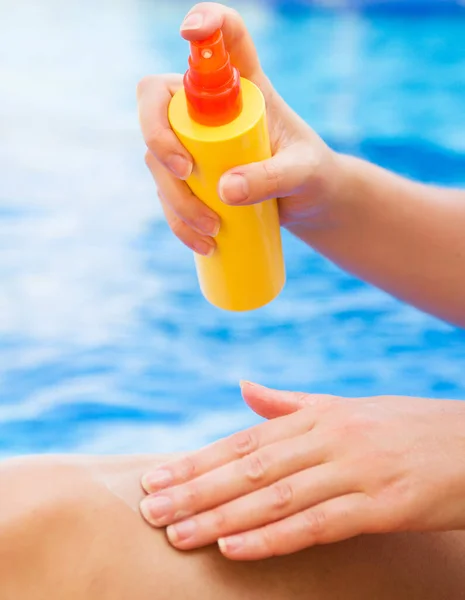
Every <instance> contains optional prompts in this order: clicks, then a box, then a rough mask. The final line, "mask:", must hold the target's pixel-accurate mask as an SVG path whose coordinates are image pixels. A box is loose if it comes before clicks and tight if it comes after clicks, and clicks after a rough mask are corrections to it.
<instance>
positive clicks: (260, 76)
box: [137, 2, 343, 255]
mask: <svg viewBox="0 0 465 600" xmlns="http://www.w3.org/2000/svg"><path fill="white" fill-rule="evenodd" d="M218 28H221V29H222V30H223V35H224V38H225V43H226V47H227V49H228V50H229V52H230V55H231V60H232V63H233V64H234V65H235V66H236V67H237V68H238V69H239V71H240V73H241V75H242V76H244V77H246V78H248V79H250V80H251V81H253V82H254V83H255V84H256V85H258V87H259V88H260V89H261V90H262V92H263V94H264V96H265V100H266V105H267V113H268V125H269V129H270V138H271V144H272V151H273V157H272V158H271V159H269V160H266V161H263V162H259V163H254V164H251V165H246V166H243V167H237V168H234V169H231V171H229V172H228V173H225V174H224V175H223V177H222V178H221V180H220V182H219V195H220V197H221V199H222V200H223V201H224V202H225V203H227V204H232V205H246V204H254V203H258V202H262V201H263V200H266V199H269V198H275V197H277V198H279V210H280V218H281V223H282V224H283V225H285V226H288V227H292V226H293V225H294V226H295V225H297V224H298V225H299V228H302V227H304V228H305V227H310V228H317V227H320V226H322V225H323V224H326V223H329V222H331V223H332V222H334V221H335V220H336V219H335V213H334V211H333V210H332V207H333V200H334V198H335V197H336V195H337V190H339V189H340V188H341V186H342V182H341V179H342V171H343V169H342V167H341V166H340V164H339V162H340V161H339V160H338V156H337V155H336V153H334V152H333V151H331V150H330V149H329V148H328V147H327V146H326V145H325V144H324V142H323V141H322V140H321V139H320V138H319V137H318V135H316V134H315V132H314V131H313V130H312V129H311V128H310V127H309V126H308V125H307V124H306V123H305V122H304V121H303V120H302V119H301V118H300V117H299V116H298V115H297V114H296V113H295V112H294V111H293V110H291V108H290V107H289V106H288V105H287V104H286V103H285V102H284V101H283V100H282V98H280V97H279V95H278V94H277V92H276V91H275V90H274V89H273V87H272V85H271V83H270V81H269V80H268V79H267V77H266V76H265V74H264V73H263V71H262V68H261V66H260V62H259V60H258V56H257V52H256V50H255V47H254V45H253V42H252V39H251V38H250V35H249V33H248V32H247V29H246V27H245V25H244V22H243V21H242V19H241V17H240V16H239V14H238V13H237V12H236V11H234V10H232V9H230V8H227V7H225V6H223V5H221V4H217V3H214V2H202V3H200V4H197V5H196V6H194V8H193V9H192V10H191V11H190V12H189V13H188V15H187V17H186V19H185V20H184V23H183V24H182V26H181V34H182V36H183V37H184V38H185V39H186V40H200V39H204V38H206V37H208V36H209V35H211V34H212V33H213V32H214V31H215V30H216V29H218ZM181 85H182V77H181V75H173V74H171V75H162V76H149V77H145V78H144V79H143V80H142V81H141V82H140V83H139V86H138V91H137V96H138V105H139V115H140V123H141V128H142V133H143V135H144V138H145V141H146V144H147V146H148V151H147V153H146V162H147V165H148V167H149V169H150V171H151V173H152V175H153V177H154V179H155V182H156V184H157V188H158V195H159V198H160V201H161V203H162V206H163V209H164V212H165V215H166V218H167V220H168V223H169V225H170V227H171V229H172V230H173V232H174V233H175V234H176V235H177V236H178V237H179V238H180V239H181V241H183V242H184V243H185V244H186V245H187V246H188V247H189V248H191V249H192V250H194V251H196V252H198V253H200V254H206V255H208V254H210V253H211V252H212V251H213V249H214V247H215V241H214V237H215V235H216V234H217V233H218V231H219V228H220V227H221V223H220V221H219V217H218V216H217V215H216V214H215V213H214V212H213V211H211V210H210V209H209V208H208V207H207V206H205V205H204V204H203V203H202V202H201V201H200V200H199V199H198V198H196V197H195V196H193V194H192V193H191V192H190V190H189V188H188V186H187V185H186V183H185V182H184V181H183V180H185V179H187V178H188V177H189V175H190V173H191V171H192V169H193V160H192V157H191V156H190V155H189V154H188V153H187V151H186V150H185V149H184V147H183V146H182V145H181V143H180V142H179V140H178V139H177V137H176V136H175V134H174V133H173V131H172V130H171V128H170V125H169V122H168V117H167V114H168V104H169V102H170V100H171V97H172V96H173V94H174V93H175V92H176V91H177V90H178V89H179V87H180V86H181Z"/></svg>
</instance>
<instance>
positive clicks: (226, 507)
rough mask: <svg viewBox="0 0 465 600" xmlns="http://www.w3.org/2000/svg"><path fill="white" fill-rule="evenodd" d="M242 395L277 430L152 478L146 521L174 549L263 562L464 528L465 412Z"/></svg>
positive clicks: (255, 391) (244, 436) (252, 389)
mask: <svg viewBox="0 0 465 600" xmlns="http://www.w3.org/2000/svg"><path fill="white" fill-rule="evenodd" d="M243 394H244V398H245V400H246V402H247V403H248V404H249V405H250V406H251V407H252V408H253V409H254V410H255V411H256V412H258V413H259V414H261V415H263V416H266V417H268V418H270V417H271V418H272V420H270V421H268V422H265V423H262V424H260V425H258V426H255V427H253V428H251V429H249V430H246V431H242V432H240V433H237V434H235V435H233V436H231V437H229V438H227V439H224V440H221V441H219V442H217V443H215V444H213V445H212V446H209V447H207V448H205V449H203V450H200V451H198V452H196V453H194V454H191V455H190V456H188V457H184V458H182V459H180V460H175V461H173V462H170V463H168V464H165V465H164V466H162V467H160V468H157V469H156V470H154V471H153V472H150V473H148V474H147V475H146V476H145V477H144V478H143V487H144V489H145V490H146V491H147V492H148V493H149V494H150V495H149V496H147V497H146V498H145V499H144V500H143V501H142V503H141V511H142V514H143V515H144V517H145V518H146V520H147V521H149V522H150V523H151V524H152V525H154V526H156V527H164V526H167V525H169V527H168V530H167V533H168V538H169V540H170V541H171V543H172V544H173V545H174V546H176V548H179V549H182V550H188V549H192V548H197V547H199V546H204V545H206V544H210V543H212V542H216V541H218V543H219V547H220V549H221V551H222V552H223V554H224V555H225V556H226V557H228V558H231V559H238V560H253V559H261V558H266V557H270V556H275V555H280V554H288V553H292V552H296V551H298V550H301V549H303V548H306V547H308V546H312V545H315V544H326V543H331V542H337V541H339V540H344V539H346V538H349V537H352V536H356V535H359V534H363V533H386V532H394V531H426V530H451V529H461V528H465V404H464V403H461V402H454V401H436V400H423V399H417V398H400V397H380V398H358V399H350V400H349V399H343V398H337V397H332V396H317V395H310V394H298V393H291V392H279V391H273V390H269V389H266V388H263V387H261V386H257V385H253V384H249V383H246V384H244V385H243ZM280 415H284V416H280ZM273 417H277V418H273Z"/></svg>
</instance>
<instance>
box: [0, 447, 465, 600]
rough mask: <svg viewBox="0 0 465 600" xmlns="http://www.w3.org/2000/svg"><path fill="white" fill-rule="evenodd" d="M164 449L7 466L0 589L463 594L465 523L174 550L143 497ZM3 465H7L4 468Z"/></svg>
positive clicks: (5, 596) (38, 592)
mask: <svg viewBox="0 0 465 600" xmlns="http://www.w3.org/2000/svg"><path fill="white" fill-rule="evenodd" d="M159 460H160V458H159V457H128V458H125V457H117V458H107V459H98V458H92V459H84V458H82V459H81V458H79V459H67V458H64V459H57V458H53V459H46V460H43V459H39V460H35V461H34V460H29V461H28V460H25V461H19V463H16V464H14V463H12V465H13V466H12V465H10V467H9V468H8V469H6V470H3V471H2V470H1V469H0V494H2V490H3V492H4V493H3V494H2V495H0V507H1V511H0V512H1V515H0V578H1V581H2V587H1V588H0V599H1V600H17V599H18V598H21V600H42V599H44V600H45V599H47V600H62V599H63V598H66V599H67V600H177V599H178V598H179V599H180V600H181V599H182V600H200V599H201V600H217V599H218V598H222V600H260V599H261V598H263V599H264V600H303V599H310V600H337V599H343V600H365V599H366V600H404V599H405V600H416V599H418V600H438V599H442V598H445V599H447V600H455V599H457V600H459V599H460V598H465V593H464V592H463V591H462V590H465V536H464V534H463V533H454V532H451V533H438V534H410V535H409V534H398V535H386V536H367V537H360V538H356V539H353V540H349V541H347V542H344V543H340V544H334V545H330V546H321V547H316V548H312V549H309V550H307V551H305V552H300V553H298V554H295V555H292V556H288V557H280V558H274V559H269V560H267V561H260V562H254V563H236V562H231V561H228V560H226V559H225V558H224V557H222V556H221V554H220V553H219V552H218V550H217V549H216V548H215V547H210V548H206V549H203V550H199V551H196V552H190V553H182V552H179V551H177V550H174V549H173V548H172V547H171V546H170V545H169V544H168V543H167V542H166V539H165V536H164V533H163V532H162V531H156V530H153V529H152V528H150V527H148V526H147V525H146V524H145V522H143V520H142V519H141V518H140V515H139V514H138V511H137V504H138V501H139V499H140V497H141V496H142V492H141V490H140V486H139V478H140V475H141V473H142V472H143V471H144V470H145V469H146V468H147V465H149V464H153V463H154V462H157V461H159ZM2 473H3V474H2Z"/></svg>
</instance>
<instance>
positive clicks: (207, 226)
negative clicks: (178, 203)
mask: <svg viewBox="0 0 465 600" xmlns="http://www.w3.org/2000/svg"><path fill="white" fill-rule="evenodd" d="M197 227H198V228H199V230H200V231H201V232H202V233H204V234H205V235H211V236H212V237H216V236H217V235H218V233H219V231H220V223H219V222H218V220H217V219H214V218H213V217H202V218H201V219H199V220H198V221H197Z"/></svg>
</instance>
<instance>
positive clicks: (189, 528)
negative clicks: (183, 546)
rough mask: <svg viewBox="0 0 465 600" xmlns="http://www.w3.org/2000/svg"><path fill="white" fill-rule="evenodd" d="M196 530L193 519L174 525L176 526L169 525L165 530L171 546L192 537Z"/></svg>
mask: <svg viewBox="0 0 465 600" xmlns="http://www.w3.org/2000/svg"><path fill="white" fill-rule="evenodd" d="M196 529H197V523H196V522H195V521H194V520H193V519H190V520H189V521H183V522H182V523H176V525H170V526H169V527H168V529H167V530H166V535H167V536H168V539H169V541H170V542H171V543H172V544H176V543H177V542H182V541H183V540H187V539H188V538H190V537H192V536H193V535H194V533H195V530H196Z"/></svg>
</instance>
